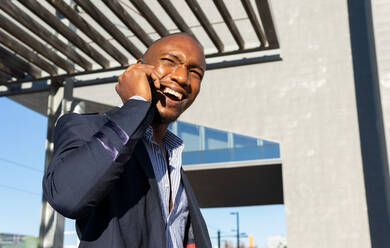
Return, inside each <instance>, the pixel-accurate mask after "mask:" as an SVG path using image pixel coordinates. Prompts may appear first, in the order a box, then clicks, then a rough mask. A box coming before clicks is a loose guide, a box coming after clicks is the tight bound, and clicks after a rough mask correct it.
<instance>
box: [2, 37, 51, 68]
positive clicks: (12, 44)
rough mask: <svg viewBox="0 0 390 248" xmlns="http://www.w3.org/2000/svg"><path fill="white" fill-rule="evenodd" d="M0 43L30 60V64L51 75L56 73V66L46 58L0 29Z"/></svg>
mask: <svg viewBox="0 0 390 248" xmlns="http://www.w3.org/2000/svg"><path fill="white" fill-rule="evenodd" d="M0 43H1V44H3V45H4V46H6V47H8V48H9V49H11V50H12V51H14V52H15V53H17V54H19V56H21V57H23V58H25V59H26V60H28V61H30V62H31V63H32V64H35V65H36V66H38V67H40V68H41V69H43V70H44V71H46V72H48V73H49V74H51V75H56V74H57V68H56V67H55V66H53V65H52V64H50V63H49V62H47V61H46V60H44V59H42V58H41V57H39V56H38V55H37V54H36V53H34V52H33V51H31V50H30V49H28V48H27V47H26V46H25V45H23V44H22V43H20V42H19V41H18V40H16V39H14V38H12V37H11V36H9V35H8V34H6V33H5V32H3V31H2V30H0Z"/></svg>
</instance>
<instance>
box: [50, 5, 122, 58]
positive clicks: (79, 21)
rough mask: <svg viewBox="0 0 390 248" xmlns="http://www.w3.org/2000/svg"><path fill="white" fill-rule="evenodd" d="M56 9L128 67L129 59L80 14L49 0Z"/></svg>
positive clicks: (67, 6)
mask: <svg viewBox="0 0 390 248" xmlns="http://www.w3.org/2000/svg"><path fill="white" fill-rule="evenodd" d="M47 1H48V2H49V3H50V4H51V5H53V7H54V8H56V9H57V10H58V11H59V12H61V14H62V15H63V16H65V17H66V18H68V19H69V21H71V22H72V23H73V25H75V26H76V27H77V28H79V29H80V30H81V31H82V32H83V33H85V34H86V35H87V36H88V37H89V38H91V39H92V41H94V42H95V43H96V44H98V45H99V46H100V47H101V48H103V49H104V50H105V51H106V52H107V53H108V54H110V55H111V56H112V57H113V58H114V59H115V60H117V61H118V62H119V63H120V64H121V65H128V59H127V57H126V56H125V55H124V54H122V53H121V52H120V51H119V50H118V49H116V48H115V47H114V45H112V44H111V43H110V42H109V41H108V40H106V39H105V38H104V37H103V36H102V35H101V34H100V33H99V32H98V31H97V30H96V29H95V28H93V27H92V26H91V25H90V24H88V23H87V22H86V21H85V20H84V19H83V18H82V17H81V16H79V14H78V13H77V12H76V11H75V10H73V9H72V8H71V7H70V6H69V5H67V4H66V3H64V2H63V1H62V0H47Z"/></svg>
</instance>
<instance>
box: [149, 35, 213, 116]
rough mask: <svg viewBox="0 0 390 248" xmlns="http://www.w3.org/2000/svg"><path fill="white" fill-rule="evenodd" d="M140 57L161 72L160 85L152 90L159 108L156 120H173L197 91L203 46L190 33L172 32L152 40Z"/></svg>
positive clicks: (190, 102)
mask: <svg viewBox="0 0 390 248" xmlns="http://www.w3.org/2000/svg"><path fill="white" fill-rule="evenodd" d="M143 60H144V61H145V62H146V64H150V65H153V66H155V70H156V71H157V72H158V73H159V74H160V75H162V77H161V79H160V83H161V88H160V89H157V90H154V92H153V99H154V101H155V102H156V109H157V111H158V116H157V118H156V120H155V121H158V122H160V123H170V122H173V121H175V120H176V119H177V118H178V117H179V116H180V114H181V113H183V112H184V111H185V110H186V109H187V108H188V107H189V106H190V105H191V104H192V103H193V102H194V100H195V98H196V96H197V95H198V93H199V90H200V83H201V81H202V78H203V74H204V71H205V69H206V63H205V57H204V54H203V49H202V48H201V47H200V45H199V43H198V42H197V41H196V40H195V39H194V38H192V37H191V36H189V35H186V34H174V35H170V36H167V37H164V38H162V39H160V40H158V41H157V42H155V43H153V44H152V45H151V46H150V47H149V49H148V51H147V52H146V53H145V54H144V56H143Z"/></svg>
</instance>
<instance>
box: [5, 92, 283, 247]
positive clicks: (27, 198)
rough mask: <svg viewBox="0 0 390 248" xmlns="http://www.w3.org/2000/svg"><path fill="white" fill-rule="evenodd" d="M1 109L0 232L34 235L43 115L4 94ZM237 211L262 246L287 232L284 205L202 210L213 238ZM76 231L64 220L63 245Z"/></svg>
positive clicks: (232, 223) (230, 225)
mask: <svg viewBox="0 0 390 248" xmlns="http://www.w3.org/2000/svg"><path fill="white" fill-rule="evenodd" d="M0 114H1V116H2V118H1V121H0V199H1V201H0V232H6V233H17V234H26V235H33V236H38V232H39V223H40V214H41V198H42V197H41V194H42V188H41V180H42V176H43V167H44V157H45V141H46V128H47V118H46V117H45V116H42V115H41V114H38V113H36V112H34V111H31V110H29V109H27V108H25V107H23V106H22V105H20V104H18V103H15V102H13V101H12V100H10V99H8V98H5V97H1V98H0ZM235 211H238V212H240V232H245V233H247V234H252V235H253V237H254V243H255V245H257V246H258V247H259V248H260V247H266V246H265V245H266V242H267V237H269V236H279V235H282V236H285V232H286V227H285V214H284V206H283V205H271V206H255V207H241V208H237V207H236V208H213V209H202V213H203V215H204V217H205V219H206V222H207V225H208V228H209V232H210V236H211V237H216V235H217V231H218V229H220V230H221V233H222V235H223V236H224V235H228V236H231V235H234V232H233V231H232V229H235V228H236V219H235V216H233V215H230V213H231V212H235ZM74 230H75V228H74V223H73V221H70V220H67V221H66V227H65V231H66V232H67V233H69V234H68V235H66V236H65V244H66V245H72V244H75V235H74V234H72V233H73V231H74ZM223 239H229V240H232V241H234V238H223ZM242 240H243V241H245V242H247V239H246V238H243V239H242ZM212 242H213V243H215V244H216V239H212Z"/></svg>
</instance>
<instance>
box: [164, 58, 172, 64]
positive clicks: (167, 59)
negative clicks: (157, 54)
mask: <svg viewBox="0 0 390 248" xmlns="http://www.w3.org/2000/svg"><path fill="white" fill-rule="evenodd" d="M161 60H163V61H165V62H167V63H170V64H175V61H173V60H172V59H169V58H161Z"/></svg>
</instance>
